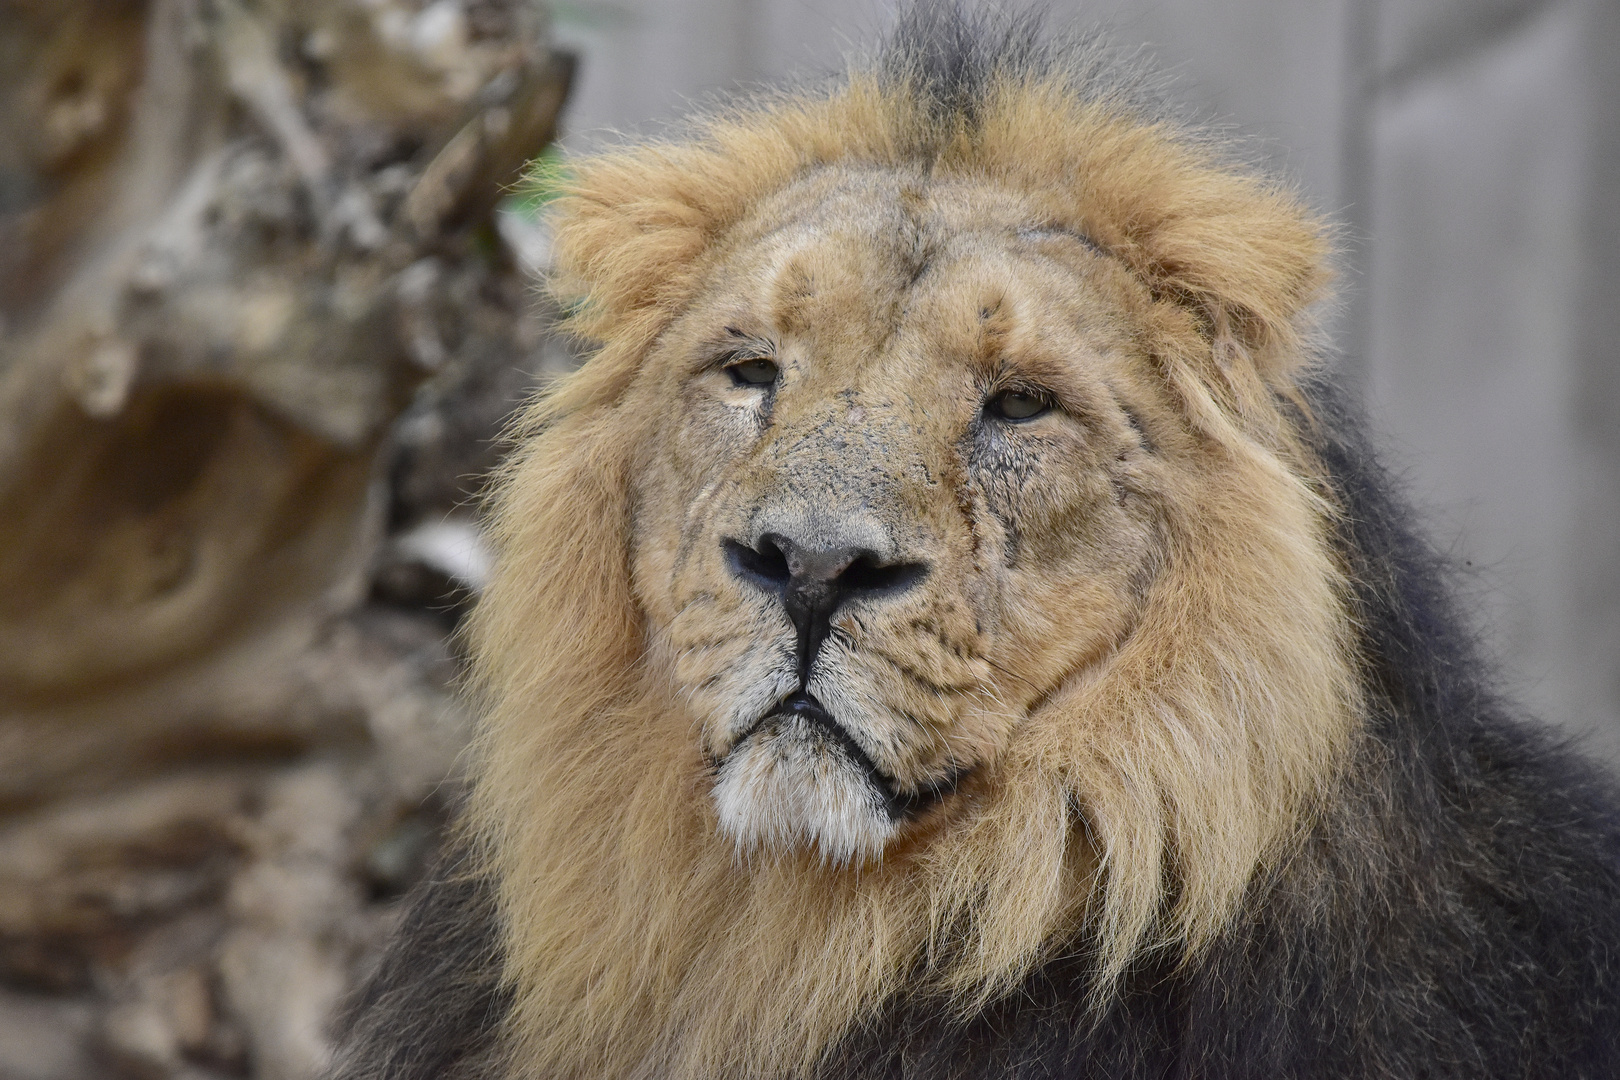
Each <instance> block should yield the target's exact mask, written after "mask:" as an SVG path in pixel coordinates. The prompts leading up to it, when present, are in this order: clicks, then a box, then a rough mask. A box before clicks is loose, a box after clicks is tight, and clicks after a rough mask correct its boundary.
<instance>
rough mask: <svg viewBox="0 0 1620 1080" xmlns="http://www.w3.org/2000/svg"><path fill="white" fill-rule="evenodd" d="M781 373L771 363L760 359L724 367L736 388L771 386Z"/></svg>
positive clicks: (780, 370) (779, 369)
mask: <svg viewBox="0 0 1620 1080" xmlns="http://www.w3.org/2000/svg"><path fill="white" fill-rule="evenodd" d="M781 373H782V369H781V368H779V367H777V366H776V364H775V363H774V362H773V361H770V360H766V359H763V358H760V357H756V358H755V359H753V360H743V361H741V362H740V363H736V364H730V365H728V366H727V367H726V374H728V375H730V376H731V381H732V382H733V383H735V384H736V385H737V386H771V385H774V384H775V382H776V377H777V376H778V375H780V374H781Z"/></svg>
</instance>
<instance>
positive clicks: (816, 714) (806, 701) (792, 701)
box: [732, 690, 972, 821]
mask: <svg viewBox="0 0 1620 1080" xmlns="http://www.w3.org/2000/svg"><path fill="white" fill-rule="evenodd" d="M788 718H797V719H799V720H801V721H802V722H805V723H808V724H810V725H812V726H813V727H815V728H818V729H819V730H821V731H822V732H823V733H824V734H826V735H827V736H828V737H829V738H831V739H832V741H833V743H834V744H835V745H836V746H837V747H838V748H839V750H840V751H841V752H842V753H843V755H844V757H845V758H846V759H847V760H848V761H849V763H850V764H851V765H853V766H854V767H855V768H856V769H857V770H859V771H860V772H861V774H862V775H864V776H865V777H866V780H867V783H869V784H871V785H872V788H873V789H874V790H875V791H876V792H877V793H878V794H879V795H880V796H881V797H882V799H883V805H884V807H885V809H886V810H887V811H888V815H889V819H890V820H891V821H902V820H907V819H911V818H916V817H919V816H921V815H922V814H923V813H924V812H926V811H927V810H929V809H931V808H932V807H933V806H934V805H935V804H936V803H938V802H940V801H941V800H943V799H944V798H945V796H947V795H949V794H951V792H953V791H955V790H956V788H957V786H958V785H959V784H961V782H962V780H963V779H965V778H966V777H967V774H968V773H969V772H971V771H972V770H971V768H970V767H959V768H954V769H952V770H951V771H950V772H948V773H947V774H946V775H945V776H944V777H942V778H941V779H939V780H937V781H935V782H932V783H929V784H925V785H921V786H919V787H918V788H917V789H916V790H915V791H903V790H901V788H900V785H899V783H898V782H897V781H896V780H895V779H894V777H892V776H890V775H889V774H888V773H886V772H884V771H883V770H882V769H880V768H878V766H877V763H876V762H874V761H873V760H872V757H871V755H870V754H868V753H867V752H866V750H865V749H864V748H862V746H861V744H860V743H858V742H856V741H855V737H854V736H853V735H851V734H850V733H849V729H848V728H846V727H844V725H843V724H840V723H839V722H838V721H837V719H836V718H834V716H833V715H832V713H831V712H829V711H828V710H827V707H826V706H825V705H823V704H822V703H821V702H819V701H817V700H816V698H815V696H814V695H812V694H810V693H809V692H807V691H805V690H797V691H795V692H793V693H792V694H789V695H788V696H787V697H785V698H783V699H782V700H781V701H779V702H777V703H776V705H775V706H773V707H772V708H771V710H770V711H769V712H767V713H765V715H763V716H761V717H760V718H759V719H758V720H757V721H755V723H754V725H753V726H752V727H750V728H749V729H748V730H747V731H745V732H743V734H742V735H741V736H740V737H739V738H738V739H737V741H736V742H735V743H733V744H732V752H735V750H736V749H737V748H738V747H740V746H742V744H743V743H745V742H747V741H748V740H749V739H751V738H753V737H754V736H755V735H756V734H758V733H759V732H760V731H761V730H762V729H763V728H764V727H765V726H766V725H767V724H769V723H770V722H771V721H773V720H781V719H788Z"/></svg>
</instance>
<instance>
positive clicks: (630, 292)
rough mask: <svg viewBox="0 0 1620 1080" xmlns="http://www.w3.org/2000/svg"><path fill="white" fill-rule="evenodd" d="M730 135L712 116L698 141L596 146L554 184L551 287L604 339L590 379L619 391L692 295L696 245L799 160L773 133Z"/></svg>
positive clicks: (703, 245)
mask: <svg viewBox="0 0 1620 1080" xmlns="http://www.w3.org/2000/svg"><path fill="white" fill-rule="evenodd" d="M735 135H736V133H735V132H731V131H730V130H729V129H728V127H727V126H726V125H725V124H715V125H713V126H712V127H711V128H710V129H709V131H708V138H707V139H705V140H704V141H702V142H698V143H691V144H686V145H670V144H664V145H658V144H654V145H648V146H639V147H633V148H629V149H625V150H620V151H616V152H612V153H607V154H600V155H596V156H594V157H590V158H587V159H584V160H583V161H581V162H580V163H579V164H578V166H577V169H576V171H575V172H574V173H573V175H572V177H571V178H570V179H569V180H568V181H567V182H566V183H565V184H564V185H563V191H562V194H561V197H559V198H558V199H557V200H556V202H555V203H554V204H553V210H552V222H553V228H554V234H553V246H552V260H553V269H552V272H551V275H550V278H549V280H548V287H549V289H550V291H551V293H552V295H553V296H555V297H556V298H557V300H558V301H559V303H560V304H561V305H562V308H563V310H564V311H566V312H568V313H569V320H568V326H569V328H570V329H571V330H572V331H573V332H574V333H576V334H578V335H579V336H580V337H582V338H585V339H586V340H588V341H591V342H595V343H598V344H600V345H602V346H603V349H602V351H601V352H600V353H599V354H598V355H597V356H596V357H595V358H594V359H593V361H592V363H591V364H590V365H588V366H589V367H594V368H596V369H597V372H596V374H595V376H594V380H595V381H596V382H599V383H603V384H605V385H612V386H615V387H618V388H621V389H622V386H623V384H624V381H625V380H627V379H628V376H629V374H630V373H631V372H632V371H633V370H634V367H635V365H636V363H637V362H638V361H639V359H640V356H641V355H642V353H643V352H644V351H645V349H646V347H647V345H648V344H650V343H651V342H652V341H653V339H655V338H656V337H657V336H658V334H659V333H660V332H661V331H662V330H663V328H664V327H665V326H666V325H667V324H668V322H669V320H670V319H671V318H672V317H673V316H674V315H675V313H676V312H678V311H679V310H680V309H681V308H682V307H683V306H684V305H685V303H686V302H687V301H688V300H689V299H690V297H691V296H692V293H693V292H694V290H695V289H696V287H697V278H698V272H699V266H698V264H699V262H700V257H701V256H702V255H703V253H704V252H705V251H706V250H707V249H708V248H709V246H710V245H711V244H712V243H713V242H714V241H715V239H716V237H718V236H719V235H720V234H721V233H722V232H723V231H724V230H725V229H726V228H728V227H729V226H730V225H732V224H734V223H735V222H736V221H737V220H738V219H739V218H740V217H741V216H742V214H743V213H745V212H746V210H747V208H748V207H749V206H750V205H752V204H753V203H754V202H755V201H757V200H758V198H759V197H760V196H761V194H762V193H763V192H765V191H768V190H770V188H771V187H772V186H773V185H779V184H780V183H781V178H782V176H783V175H784V174H785V173H786V172H787V171H788V170H790V169H791V167H792V166H793V164H794V163H795V162H796V160H797V158H796V155H795V154H794V153H792V152H791V148H790V147H788V146H787V145H786V144H785V143H784V142H783V140H782V139H781V138H780V137H779V136H778V137H774V138H761V137H758V136H757V135H756V136H755V137H754V139H753V142H752V143H749V144H748V145H746V146H744V147H742V148H741V149H739V147H738V146H737V145H733V144H735V143H738V142H745V143H747V142H748V140H746V139H740V138H738V137H728V136H735ZM756 144H757V145H756ZM742 150H746V151H747V152H746V153H744V152H741V151H742Z"/></svg>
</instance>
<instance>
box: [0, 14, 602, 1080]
mask: <svg viewBox="0 0 1620 1080" xmlns="http://www.w3.org/2000/svg"><path fill="white" fill-rule="evenodd" d="M546 42H547V23H546V20H545V18H544V13H543V11H541V10H540V9H538V8H537V7H535V6H534V5H533V4H532V3H530V2H529V0H0V1077H12V1076H16V1077H53V1078H54V1077H62V1078H67V1077H76V1076H107V1075H125V1074H127V1075H130V1076H142V1077H148V1076H175V1077H179V1076H186V1077H203V1076H211V1075H250V1074H251V1075H255V1076H263V1077H278V1078H280V1077H285V1078H294V1077H307V1076H312V1075H314V1074H315V1073H316V1072H318V1070H319V1069H320V1068H321V1066H322V1064H323V1062H324V1059H325V1054H326V1053H327V1047H328V1039H329V1032H330V1025H331V1022H332V1019H333V1014H334V1010H335V1008H336V1007H337V1004H338V1002H339V1000H340V999H341V998H342V996H343V995H344V994H345V993H346V992H347V991H348V989H349V988H350V987H351V986H352V984H353V981H354V979H355V977H356V973H357V971H358V969H359V968H360V967H361V966H363V965H364V963H365V959H366V956H367V955H368V949H370V948H371V946H372V945H373V943H374V942H375V940H376V939H377V938H378V937H379V936H380V935H381V934H382V933H383V932H384V930H385V929H386V924H387V919H388V917H389V912H390V911H391V909H390V907H389V906H388V904H387V903H386V902H385V901H386V899H387V897H388V896H389V895H392V894H393V893H394V892H397V890H398V889H399V888H401V887H403V885H404V884H405V883H407V881H408V879H409V877H410V875H411V874H412V873H413V872H414V868H415V867H417V866H419V864H420V863H421V861H422V859H423V858H424V857H425V855H424V850H425V848H426V847H427V846H430V844H431V837H432V834H433V830H434V828H435V827H436V823H437V821H438V811H437V810H436V809H435V806H436V803H435V792H437V791H439V790H440V785H441V782H442V781H444V779H445V778H446V776H447V775H449V773H450V772H451V769H452V764H453V760H454V756H455V754H456V752H457V750H458V749H459V747H460V745H461V738H462V718H461V715H460V713H459V711H458V710H457V708H456V706H455V704H454V699H453V696H452V695H451V694H450V693H449V691H448V689H447V687H448V685H449V682H450V681H451V680H452V679H453V677H454V674H455V658H454V656H453V654H452V652H451V650H450V648H449V646H448V644H447V642H446V637H445V633H446V630H447V628H448V624H449V622H450V621H451V620H452V619H453V614H454V612H453V610H452V611H435V610H432V609H431V608H432V605H433V604H434V603H437V602H438V601H440V600H441V598H442V594H444V593H445V591H446V589H448V588H449V587H450V586H451V585H453V584H456V583H458V582H459V584H461V585H462V586H469V585H476V578H477V565H476V563H477V554H478V552H477V549H476V543H475V534H474V533H472V531H471V530H470V529H469V528H468V527H466V526H464V525H457V524H456V523H455V522H454V521H453V520H452V521H451V522H450V523H449V524H446V523H445V522H443V521H442V520H440V519H441V518H443V517H444V515H445V514H446V513H447V512H452V511H454V509H455V506H456V504H457V502H458V500H462V499H464V498H465V496H466V495H467V494H468V487H469V484H470V483H471V481H469V480H468V479H467V476H468V474H472V473H476V472H479V471H481V470H482V469H483V468H484V467H486V466H487V464H488V459H489V455H490V454H492V453H493V450H492V448H491V442H490V439H491V436H492V434H493V430H494V428H495V426H496V425H497V424H498V423H499V420H500V418H501V416H502V415H504V413H505V412H506V411H507V410H508V409H509V408H510V407H511V405H512V403H513V401H514V400H515V399H516V398H517V397H519V396H521V395H522V393H523V392H524V391H525V390H526V388H527V386H528V382H527V381H526V380H527V379H528V378H529V377H530V376H532V375H533V374H534V373H535V372H536V371H538V369H539V368H540V367H543V366H544V365H545V363H546V360H545V356H544V355H543V350H544V348H545V347H546V343H545V339H544V338H543V336H542V334H541V333H540V330H539V328H538V325H537V323H536V321H535V317H534V315H533V314H532V313H531V312H529V311H528V310H527V309H528V307H529V306H530V304H529V293H528V288H529V287H528V285H527V284H526V282H525V279H524V276H523V273H522V268H521V267H519V266H518V265H516V263H515V261H514V259H513V257H512V256H511V254H510V252H509V250H508V247H507V246H506V245H504V244H503V243H502V241H501V239H500V235H499V230H497V228H496V227H495V222H496V206H497V203H498V201H499V200H500V198H501V196H502V194H503V190H504V186H505V185H507V184H510V183H511V182H512V181H514V180H515V179H516V178H517V174H518V171H519V169H520V168H521V165H522V163H523V162H524V161H526V160H527V159H529V158H531V157H532V156H534V155H535V154H536V153H538V152H539V151H540V150H541V149H542V148H543V147H544V145H545V144H546V142H547V141H548V140H549V139H550V138H551V137H552V135H553V132H554V125H555V121H556V117H557V113H558V110H559V108H560V107H561V104H562V101H563V98H564V96H565V94H566V90H567V85H568V80H569V76H570V73H571V69H570V64H569V62H568V60H567V58H566V57H562V56H560V55H557V54H554V53H552V52H551V51H550V50H549V49H548V48H547V45H546ZM407 409H409V412H410V416H409V417H408V420H407V422H406V423H404V424H403V425H400V424H397V423H396V420H397V418H398V417H399V416H400V414H401V412H402V411H403V410H407ZM418 525H420V526H422V527H423V528H421V529H416V530H415V531H414V532H409V530H410V529H411V527H413V526H418ZM435 530H437V531H436V532H435ZM402 531H403V532H408V535H405V536H403V537H401V536H400V534H401V533H402ZM413 545H414V546H413ZM452 601H453V598H452ZM447 602H448V601H447ZM440 801H442V799H441V800H440Z"/></svg>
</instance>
